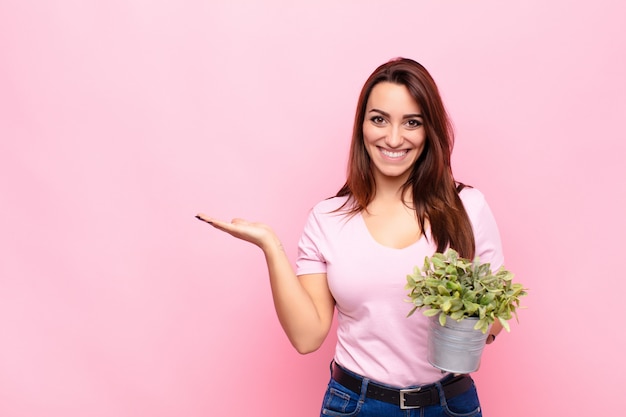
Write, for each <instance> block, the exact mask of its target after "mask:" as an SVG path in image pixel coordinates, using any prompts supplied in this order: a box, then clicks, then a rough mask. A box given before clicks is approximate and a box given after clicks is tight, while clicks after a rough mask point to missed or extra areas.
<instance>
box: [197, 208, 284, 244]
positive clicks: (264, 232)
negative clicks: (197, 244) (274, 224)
mask: <svg viewBox="0 0 626 417" xmlns="http://www.w3.org/2000/svg"><path fill="white" fill-rule="evenodd" d="M196 218H197V219H199V220H202V221H204V222H207V223H209V224H210V225H211V226H213V227H215V228H216V229H218V230H221V231H222V232H226V233H228V234H229V235H231V236H234V237H236V238H237V239H241V240H245V241H246V242H250V243H252V244H254V245H256V246H258V247H259V248H261V249H263V250H265V249H267V248H268V247H269V246H270V245H272V244H274V245H275V244H278V245H280V241H279V240H278V237H277V236H276V234H275V233H274V231H273V230H272V228H271V227H269V226H268V225H266V224H263V223H258V222H254V223H253V222H249V221H246V220H244V219H238V218H236V219H233V220H232V221H231V222H230V223H228V222H223V221H220V220H216V219H214V218H212V217H209V216H207V215H206V214H202V213H200V214H198V215H196Z"/></svg>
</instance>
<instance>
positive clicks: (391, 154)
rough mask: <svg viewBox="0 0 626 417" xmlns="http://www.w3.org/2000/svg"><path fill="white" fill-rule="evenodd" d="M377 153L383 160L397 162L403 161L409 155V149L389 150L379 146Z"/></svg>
mask: <svg viewBox="0 0 626 417" xmlns="http://www.w3.org/2000/svg"><path fill="white" fill-rule="evenodd" d="M378 151H379V152H380V154H381V155H382V156H383V158H385V159H388V160H390V161H399V160H402V159H404V158H405V157H406V156H407V155H408V154H409V151H410V149H399V150H390V149H385V148H381V147H380V146H379V147H378Z"/></svg>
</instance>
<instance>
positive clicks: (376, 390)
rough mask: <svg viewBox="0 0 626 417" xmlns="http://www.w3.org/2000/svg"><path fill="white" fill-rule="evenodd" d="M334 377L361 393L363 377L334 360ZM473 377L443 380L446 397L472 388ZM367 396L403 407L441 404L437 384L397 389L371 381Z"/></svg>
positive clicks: (456, 377) (442, 385) (442, 384)
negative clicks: (350, 371)
mask: <svg viewBox="0 0 626 417" xmlns="http://www.w3.org/2000/svg"><path fill="white" fill-rule="evenodd" d="M331 369H332V373H331V375H332V378H333V379H334V380H335V381H337V382H338V383H339V384H341V385H343V386H344V387H346V388H348V389H349V390H350V391H352V392H354V393H356V394H360V393H361V384H362V382H363V377H361V376H358V375H356V374H352V373H349V371H347V370H346V369H344V368H343V367H341V366H340V365H337V363H335V362H334V361H333V364H332V367H331ZM471 386H472V378H470V377H469V375H466V374H461V375H457V376H454V377H452V378H450V379H446V380H445V381H442V382H441V387H442V388H443V393H444V395H445V396H446V398H453V397H456V396H457V395H460V394H462V393H464V392H465V391H467V390H468V389H470V387H471ZM366 396H367V398H371V399H374V400H379V401H384V402H386V403H390V404H395V405H397V406H398V407H400V408H401V409H410V408H420V407H426V406H429V405H435V404H439V402H440V398H439V390H438V389H437V386H436V385H435V384H429V385H424V386H422V387H417V388H409V389H396V388H391V387H386V386H383V385H380V384H377V383H376V382H372V381H369V383H368V384H367V393H366Z"/></svg>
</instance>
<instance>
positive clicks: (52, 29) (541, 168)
mask: <svg viewBox="0 0 626 417" xmlns="http://www.w3.org/2000/svg"><path fill="white" fill-rule="evenodd" d="M624 9H625V7H624V6H623V5H622V3H621V2H618V1H617V0H615V1H611V0H598V1H596V2H594V3H593V5H592V4H591V3H589V2H571V1H565V0H558V1H551V2H544V1H539V0H528V1H523V2H521V1H519V2H504V1H480V0H477V1H458V2H457V1H449V0H444V1H416V0H411V1H388V2H379V1H377V2H374V1H369V0H361V1H356V0H355V1H342V2H335V1H330V0H320V1H315V2H313V1H310V2H291V1H286V0H265V1H262V2H254V1H243V0H233V1H225V0H223V1H222V0H218V1H215V0H209V1H195V0H182V1H181V0H179V1H167V0H159V1H145V0H143V1H142V0H124V1H121V0H110V1H107V2H96V1H82V2H81V1H56V2H52V1H34V0H26V1H25V0H0V415H1V416H3V417H26V416H28V417H34V416H37V417H39V416H42V417H43V416H46V417H47V416H51V417H52V416H53V417H56V416H65V417H78V416H81V417H83V416H90V417H92V416H93V417H100V416H102V417H111V416H116V417H127V416H128V417H130V416H151V417H165V416H168V417H170V416H188V417H199V416H218V415H224V416H244V415H250V414H251V410H253V412H252V414H254V415H259V416H284V417H293V416H295V415H298V416H314V415H317V413H318V409H319V404H320V401H321V395H322V393H323V391H324V389H325V384H326V382H327V378H328V368H327V365H328V362H329V360H330V358H331V355H332V348H333V344H334V339H333V338H329V340H327V342H326V344H325V345H324V347H323V348H322V349H321V350H320V351H318V352H316V353H314V354H312V355H310V356H304V357H303V356H300V355H298V354H297V353H296V352H295V351H294V350H293V349H292V348H291V347H290V345H289V343H288V341H287V339H286V337H285V336H284V335H283V333H282V330H281V329H280V327H279V325H278V322H277V320H276V318H275V314H274V310H273V306H272V303H271V298H270V292H269V288H268V284H267V279H266V272H265V267H264V263H263V258H262V256H261V253H260V252H259V251H258V250H256V249H255V248H253V247H250V246H248V245H246V244H244V243H242V242H239V241H235V240H234V239H229V238H227V236H224V235H221V234H219V233H218V232H216V231H214V230H211V229H210V228H209V227H208V226H206V225H203V224H201V223H199V222H198V221H197V220H195V219H194V217H193V216H194V215H195V214H196V212H198V211H204V212H206V213H209V214H211V215H214V216H216V217H221V218H227V219H229V218H231V217H235V216H240V217H246V218H250V219H255V220H262V221H265V222H267V223H270V224H272V225H273V226H274V227H275V228H276V229H277V231H278V232H279V233H280V235H281V236H282V238H283V241H284V245H285V247H286V249H287V251H288V252H289V253H290V256H291V258H292V259H293V258H294V257H295V252H296V243H297V239H298V237H299V234H300V231H301V228H302V225H303V222H304V220H305V218H306V215H307V211H308V209H309V208H310V207H311V206H312V205H313V204H314V203H315V202H317V201H318V200H320V199H322V198H325V197H327V196H329V195H331V194H333V193H334V192H335V191H336V190H337V189H338V187H339V186H340V185H341V184H342V182H343V178H344V169H345V161H346V155H347V150H348V142H349V135H350V129H351V124H352V117H353V112H354V107H355V104H356V99H357V94H358V91H359V88H360V87H361V85H362V83H363V81H364V80H365V78H366V77H367V75H369V73H370V72H371V71H372V70H373V69H374V68H375V67H376V66H377V65H378V64H380V63H382V62H384V61H386V60H388V59H389V58H391V57H395V56H399V55H402V56H408V57H412V58H415V59H417V60H419V61H420V62H422V63H424V64H425V65H426V66H427V68H429V69H430V70H431V72H432V74H433V75H434V77H435V79H436V80H437V81H438V83H439V85H440V87H441V89H442V92H443V94H444V96H445V99H446V101H447V104H448V107H449V110H450V112H451V114H452V116H453V119H454V121H455V125H456V128H457V146H456V149H455V153H454V164H455V168H456V174H457V177H458V178H459V179H461V180H463V181H465V182H468V183H471V184H473V185H474V186H476V187H478V188H480V189H481V190H482V191H483V192H484V193H485V194H486V195H487V197H488V199H489V201H490V204H491V206H492V209H493V211H494V212H495V214H496V217H497V219H498V222H499V226H500V229H501V233H502V235H503V240H504V245H505V251H506V257H507V266H508V267H509V269H511V270H513V271H515V272H516V275H517V277H518V280H520V281H522V282H523V283H525V284H526V285H527V286H528V287H530V295H529V296H528V297H527V298H526V300H525V305H526V306H527V307H528V308H527V309H526V310H523V311H521V314H520V323H519V324H514V325H513V326H512V327H513V330H512V332H511V333H510V334H508V335H505V336H501V337H500V338H498V341H497V343H496V344H494V345H491V346H489V347H488V348H487V350H486V353H485V357H484V359H483V365H482V368H481V369H480V371H479V372H478V373H476V375H475V377H476V379H477V381H478V383H479V387H480V392H481V396H482V401H483V405H484V414H485V416H508V417H516V416H527V415H540V416H565V415H574V414H575V415H588V414H591V413H594V414H596V415H615V414H616V413H619V411H616V409H619V408H618V401H619V398H620V396H621V395H622V392H621V391H622V390H621V386H620V384H619V382H618V378H619V377H620V376H622V375H623V374H624V373H625V372H626V361H625V360H624V356H623V352H624V351H625V350H626V340H625V336H624V327H625V326H624V322H623V320H622V314H621V313H622V306H623V304H624V293H625V292H626V280H625V279H624V277H623V269H624V268H623V262H624V250H625V249H626V245H625V244H624V239H623V235H624V233H626V227H625V222H624V219H623V216H624V214H623V213H624V212H626V198H625V194H626V193H625V189H626V187H625V186H624V181H625V180H626V175H625V173H626V172H625V171H626V170H625V168H624V163H623V155H624V153H625V152H626V141H625V140H624V139H626V138H625V137H624V133H623V123H624V120H625V116H626V81H625V79H626V78H625V77H624V74H626V55H625V53H624V51H626V31H625V29H624V25H623V16H624V15H625V10H624ZM416 261H417V260H416Z"/></svg>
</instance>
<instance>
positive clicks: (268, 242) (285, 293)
mask: <svg viewBox="0 0 626 417" xmlns="http://www.w3.org/2000/svg"><path fill="white" fill-rule="evenodd" d="M196 217H197V218H198V219H200V220H203V221H205V222H207V223H209V224H211V225H212V226H213V227H215V228H216V229H218V230H221V231H223V232H226V233H228V234H230V235H232V236H234V237H236V238H238V239H242V240H245V241H247V242H250V243H252V244H254V245H256V246H258V247H259V248H261V250H262V251H263V253H264V255H265V260H266V262H267V269H268V272H269V278H270V285H271V288H272V296H273V299H274V306H275V308H276V313H277V315H278V320H279V321H280V324H281V325H282V327H283V329H284V331H285V333H286V334H287V337H288V338H289V340H290V342H291V344H292V345H293V346H294V347H295V348H296V350H297V351H298V352H300V353H303V354H304V353H310V352H313V351H315V350H317V349H318V348H319V347H320V346H321V344H322V342H323V341H324V339H325V338H326V335H327V334H328V331H329V330H330V326H331V324H332V318H333V312H334V306H335V301H334V299H333V297H332V295H331V293H330V290H329V289H328V283H327V281H326V274H311V275H303V276H301V277H296V275H295V272H294V271H293V268H292V267H291V264H290V262H289V259H288V258H287V255H286V254H285V251H284V250H283V247H282V244H281V243H280V241H279V239H278V237H277V236H276V234H275V233H274V231H273V230H272V229H271V228H270V227H269V226H267V225H265V224H262V223H251V222H247V221H245V220H242V219H234V220H233V221H232V222H230V223H227V222H222V221H219V220H215V219H212V218H210V217H208V216H206V215H203V214H199V215H198V216H196Z"/></svg>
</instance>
